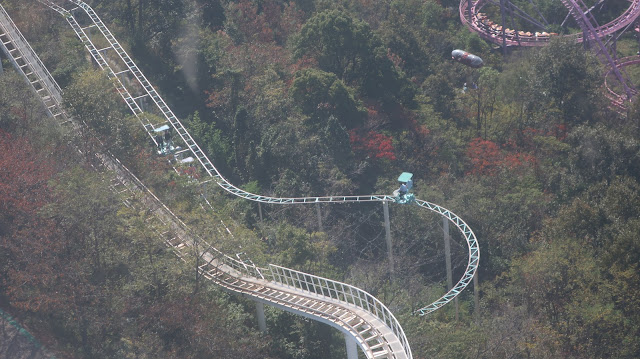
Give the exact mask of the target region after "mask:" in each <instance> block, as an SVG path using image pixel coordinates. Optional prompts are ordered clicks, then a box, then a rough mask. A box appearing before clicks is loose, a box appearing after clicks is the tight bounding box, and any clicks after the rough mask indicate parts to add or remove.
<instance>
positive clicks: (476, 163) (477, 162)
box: [467, 137, 502, 176]
mask: <svg viewBox="0 0 640 359" xmlns="http://www.w3.org/2000/svg"><path fill="white" fill-rule="evenodd" d="M467 158H468V159H469V161H470V162H471V170H469V172H468V173H470V174H474V175H488V176H493V175H495V174H496V173H497V171H498V168H499V165H500V162H501V160H502V154H501V153H500V148H499V147H498V145H497V144H496V143H495V142H492V141H489V140H484V139H482V138H480V137H478V138H474V139H473V140H472V141H471V143H470V144H469V147H468V148H467Z"/></svg>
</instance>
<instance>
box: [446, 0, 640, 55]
mask: <svg viewBox="0 0 640 359" xmlns="http://www.w3.org/2000/svg"><path fill="white" fill-rule="evenodd" d="M490 2H492V1H490V0H474V1H472V2H471V10H470V11H469V1H468V0H461V1H460V5H459V7H458V9H459V13H460V20H461V21H462V23H463V24H465V25H466V26H467V27H468V28H469V29H470V30H471V31H473V32H475V33H477V34H478V35H480V37H482V38H484V39H486V40H487V41H490V42H493V43H495V44H498V45H502V41H503V35H504V38H505V40H506V45H507V46H545V45H546V44H547V43H548V42H549V40H550V38H551V37H553V36H551V35H550V34H549V33H545V34H544V35H541V34H542V33H539V34H538V35H537V36H536V35H535V33H530V32H529V33H528V34H527V32H524V31H515V30H512V31H509V32H506V31H504V32H503V29H501V28H500V27H499V26H497V24H493V22H491V21H490V20H489V19H488V18H486V17H485V16H483V15H482V13H481V12H480V9H482V7H483V6H484V5H485V4H487V3H490ZM563 4H564V5H565V7H567V9H568V10H569V11H570V12H572V16H574V18H575V19H576V21H577V22H578V24H580V22H581V21H582V16H581V14H575V13H574V9H575V7H574V6H573V5H572V4H569V3H567V2H566V1H563ZM587 10H588V9H586V10H584V11H582V14H587V16H589V14H590V12H589V11H587ZM469 12H470V13H471V21H469V17H468V16H469ZM576 15H578V17H577V18H576ZM639 15H640V0H630V1H629V7H628V8H627V9H626V10H625V11H624V12H623V13H622V14H621V15H620V16H618V17H617V18H615V19H614V20H612V21H610V22H608V23H606V24H604V25H602V26H596V27H595V28H594V30H595V33H596V34H597V35H596V37H598V38H604V37H606V36H609V35H613V34H614V33H616V32H618V31H620V30H623V29H626V28H627V27H628V26H629V25H631V24H632V23H633V22H634V21H635V20H636V19H637V18H638V16H639ZM494 25H496V26H494ZM505 30H506V29H505ZM567 36H569V37H573V38H575V39H576V41H577V42H582V41H583V40H584V39H583V36H582V34H572V35H567Z"/></svg>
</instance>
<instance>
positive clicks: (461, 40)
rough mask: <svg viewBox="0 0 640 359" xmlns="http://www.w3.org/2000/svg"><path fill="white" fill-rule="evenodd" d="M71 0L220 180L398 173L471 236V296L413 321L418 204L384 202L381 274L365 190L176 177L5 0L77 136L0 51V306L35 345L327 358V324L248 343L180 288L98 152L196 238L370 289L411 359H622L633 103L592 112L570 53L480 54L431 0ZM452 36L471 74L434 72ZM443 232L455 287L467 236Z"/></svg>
mask: <svg viewBox="0 0 640 359" xmlns="http://www.w3.org/2000/svg"><path fill="white" fill-rule="evenodd" d="M88 3H89V4H90V5H91V6H93V7H94V9H95V10H96V12H97V13H98V14H99V15H100V16H101V17H102V19H103V20H104V21H105V22H106V23H107V24H108V25H109V27H110V29H111V30H112V31H113V32H114V33H115V35H116V37H117V38H118V39H119V41H120V42H121V43H122V45H123V46H124V47H125V48H126V49H127V51H128V52H129V53H130V55H131V56H132V57H133V58H135V60H136V62H137V64H138V65H139V66H140V67H141V68H142V69H143V71H144V73H145V74H146V76H147V78H149V80H150V81H151V82H152V83H153V84H154V85H156V86H157V88H158V90H159V92H160V93H162V95H163V97H164V98H165V100H166V101H167V102H168V104H169V105H170V106H171V108H172V109H173V110H174V112H175V113H176V114H177V115H178V117H179V118H180V119H181V120H182V121H183V123H184V124H185V126H186V127H187V128H188V129H189V130H190V132H191V134H192V135H193V136H194V138H195V139H196V140H197V141H198V143H199V144H200V146H201V147H202V148H203V150H204V151H205V152H206V153H207V155H208V156H209V158H210V159H211V160H212V162H213V163H214V164H215V165H216V167H217V168H218V169H219V170H220V171H221V173H222V174H223V175H224V176H225V177H226V178H228V179H229V180H230V181H231V182H232V183H234V184H235V185H237V186H238V187H241V188H244V189H246V190H247V191H249V192H253V193H260V194H265V195H270V196H277V197H280V196H283V197H284V196H286V197H299V196H325V195H360V194H373V193H383V194H391V193H392V191H393V190H395V189H396V188H397V186H398V183H397V182H396V178H397V177H398V175H399V174H400V173H401V172H404V171H407V172H412V173H413V174H414V177H413V178H414V182H415V186H414V188H413V191H414V193H415V194H416V197H417V198H420V199H424V200H428V201H430V202H433V203H437V204H440V205H442V206H444V207H446V208H449V209H451V210H452V211H454V212H455V213H456V214H457V215H459V216H460V217H461V218H463V219H464V220H465V221H466V222H467V223H468V224H469V226H470V227H471V228H472V229H473V231H474V232H475V234H476V236H477V238H478V241H479V243H480V251H481V260H480V267H479V271H478V276H479V277H478V278H479V287H478V288H477V289H478V295H479V298H478V299H479V301H478V306H476V305H475V302H474V291H473V288H471V287H469V288H467V289H466V290H465V292H463V294H462V295H461V296H460V298H459V301H458V305H457V306H456V305H454V303H450V304H449V305H447V306H446V307H444V308H442V309H440V310H439V311H437V312H435V313H434V314H432V315H429V316H427V317H418V316H415V315H413V314H412V312H413V311H415V310H416V309H419V308H420V307H421V306H423V305H426V304H429V303H430V302H431V301H432V300H434V299H437V298H438V297H439V296H440V295H442V294H443V293H444V292H445V291H446V286H447V284H446V271H445V257H444V243H443V234H442V224H441V223H442V222H441V219H440V218H437V216H435V215H430V214H426V213H423V212H426V211H420V210H418V209H417V207H414V206H399V205H397V206H392V207H391V211H392V212H391V218H392V225H391V229H392V237H393V241H394V253H393V256H394V259H395V263H394V267H395V271H394V273H393V275H390V273H389V265H388V263H387V258H388V257H387V249H386V244H385V232H384V226H383V223H384V219H383V211H382V208H381V207H382V206H380V205H379V204H377V205H372V204H368V205H367V204H362V205H351V204H350V205H333V206H329V205H322V206H278V205H261V207H260V208H259V207H258V205H257V204H255V203H252V202H248V201H245V200H241V199H236V198H232V197H230V196H228V195H226V194H224V193H223V192H222V191H221V190H219V189H217V188H215V187H214V186H213V185H211V186H208V187H203V186H199V185H196V184H195V183H194V182H193V181H190V180H189V177H188V176H179V175H177V174H176V173H175V172H174V171H172V170H171V169H170V166H169V165H168V164H167V161H166V160H165V158H163V157H159V156H158V155H156V154H155V151H154V148H153V146H152V145H151V144H150V141H149V140H148V138H147V137H146V134H144V132H143V130H142V129H141V128H140V126H139V124H138V122H137V120H136V119H135V118H133V117H132V116H131V115H130V114H129V113H128V112H127V111H126V110H127V108H126V106H125V105H124V103H123V102H122V100H121V99H120V98H119V97H118V95H117V93H116V92H115V91H113V88H112V84H111V83H110V82H109V80H108V79H106V77H105V76H104V74H102V73H100V72H99V71H98V70H96V69H95V68H94V66H93V65H92V64H91V62H90V61H89V60H88V55H87V53H86V51H85V50H84V47H83V46H82V44H81V43H80V42H79V40H78V39H77V38H76V36H75V33H73V31H72V30H71V29H70V28H69V27H68V25H67V24H66V22H65V21H64V19H63V18H61V17H60V16H59V15H58V14H57V13H55V12H53V11H51V10H50V9H48V8H46V7H44V6H42V5H41V4H39V3H37V2H36V1H25V0H3V1H2V5H3V6H4V7H5V9H6V10H7V12H8V13H9V14H10V15H11V16H12V18H13V19H14V21H15V22H16V24H17V25H18V27H19V28H20V29H21V31H22V32H23V34H24V35H25V37H26V38H27V39H28V40H29V41H30V43H31V45H32V46H33V47H34V49H35V50H36V52H37V53H38V54H39V56H40V57H41V59H42V61H43V62H44V63H45V65H46V66H47V67H48V68H49V70H50V71H51V73H52V74H53V76H54V77H55V78H56V80H57V81H58V82H59V83H60V85H61V86H62V87H63V89H64V93H65V105H66V107H67V109H68V110H69V112H70V113H72V114H73V115H74V116H76V118H78V119H81V120H83V121H85V122H86V123H87V124H88V125H89V126H90V127H91V133H88V134H87V136H82V137H81V138H80V137H73V138H72V137H70V135H68V134H65V133H64V132H63V131H61V130H60V129H59V128H58V127H57V125H56V124H55V123H53V122H52V120H51V119H48V118H47V117H46V116H45V115H44V112H43V110H41V109H40V107H41V106H40V104H39V102H38V101H37V100H36V99H35V98H34V97H33V95H32V94H31V91H30V89H29V88H27V87H26V85H25V82H24V81H23V80H22V79H21V78H20V77H18V75H16V74H15V72H14V71H12V70H11V69H10V64H9V63H8V61H6V59H3V65H4V68H5V70H6V71H5V73H4V74H3V75H0V306H1V307H2V309H3V310H5V311H7V312H9V313H11V314H12V315H13V316H14V317H15V318H18V319H20V321H21V322H22V323H24V326H25V327H27V328H29V330H30V331H32V333H33V334H34V336H36V337H37V338H38V340H40V341H41V342H42V343H44V345H45V346H46V347H47V348H49V349H50V350H51V351H52V352H54V353H56V357H58V358H92V359H93V358H236V359H237V358H243V359H245V358H246V359H250V358H274V359H275V358H278V359H327V358H341V357H346V353H345V349H344V339H343V336H342V334H340V333H339V332H338V331H336V330H334V329H331V328H330V327H328V326H326V325H324V324H319V323H316V322H313V321H309V320H307V319H303V318H300V317H296V316H293V315H291V314H288V313H286V312H282V311H279V310H276V309H273V308H271V309H267V327H268V332H267V333H265V334H262V333H260V332H259V330H258V328H257V322H256V320H255V317H254V311H255V308H254V306H253V303H252V302H250V301H247V300H245V299H243V298H239V297H236V296H232V295H229V294H226V293H225V292H222V291H221V290H220V289H219V288H216V287H214V286H212V285H204V284H203V283H202V278H200V277H199V276H197V275H196V274H195V271H194V266H193V263H188V262H187V263H184V262H181V261H180V260H178V259H177V258H176V257H175V256H174V255H173V254H172V253H171V252H170V251H169V250H168V249H167V248H166V247H165V246H164V244H163V243H162V242H161V241H160V240H159V239H158V238H157V237H156V236H154V235H153V231H152V228H149V225H148V224H147V221H146V218H147V217H148V213H145V211H137V210H132V209H130V208H128V207H126V206H125V205H124V204H123V203H122V201H121V198H120V197H119V195H118V194H115V193H113V192H111V191H110V190H109V189H108V186H107V183H109V174H108V173H100V172H96V171H94V170H93V167H92V164H94V162H95V157H92V156H91V155H90V153H92V151H103V150H105V149H109V150H110V151H111V152H112V153H114V154H115V155H116V156H117V157H118V158H119V159H120V160H121V161H122V162H123V163H124V164H126V165H127V166H128V167H129V168H130V169H131V170H132V171H133V172H134V173H135V174H136V175H137V176H138V177H139V178H141V179H142V181H143V182H144V183H145V184H146V185H147V186H148V187H149V188H151V189H152V191H153V192H154V193H155V194H156V195H158V196H159V197H160V198H161V199H162V200H163V201H164V202H165V203H166V204H167V205H168V206H169V207H170V208H171V209H172V210H174V211H175V213H176V214H178V215H179V216H180V217H181V218H182V219H183V220H184V222H185V223H187V224H188V225H189V226H190V227H191V228H192V229H193V230H194V231H195V232H197V233H198V234H199V235H201V236H202V237H203V238H206V239H207V240H208V241H209V242H210V243H211V244H212V245H214V246H215V247H217V248H219V249H221V250H223V251H226V252H227V253H230V254H232V255H233V254H235V253H240V252H243V253H244V254H243V255H244V256H246V257H247V258H250V259H251V260H252V261H253V262H255V263H256V264H259V265H264V264H266V263H274V264H278V265H282V266H286V267H291V268H295V269H298V270H301V271H305V272H309V273H313V274H316V275H321V276H326V277H329V278H332V279H336V280H340V281H344V282H347V283H349V284H352V285H355V286H357V287H360V288H362V289H364V290H366V291H368V292H370V293H371V294H373V295H374V296H376V297H377V298H379V299H380V300H381V301H382V302H383V303H385V304H386V305H387V306H388V307H389V308H390V309H391V310H392V311H393V312H394V314H395V315H396V316H397V317H398V319H399V321H400V322H401V324H402V326H403V328H404V331H405V332H406V334H407V336H408V339H409V343H410V345H411V348H412V351H413V355H414V358H443V359H444V358H486V359H496V358H497V359H501V358H504V359H507V358H576V359H578V358H585V359H586V358H638V357H640V310H639V309H638V308H640V297H638V295H637V293H640V268H638V266H639V263H640V236H639V235H638V233H640V141H639V140H640V129H639V126H638V125H639V119H640V113H639V112H638V107H637V104H636V103H634V104H633V105H631V109H630V110H629V113H628V115H627V116H621V115H619V114H618V113H616V112H614V111H611V110H610V109H609V108H608V102H607V100H606V98H605V97H604V96H603V88H602V85H603V68H602V67H601V65H600V64H599V62H598V61H597V59H596V58H595V56H594V54H593V53H591V52H588V51H585V50H584V48H583V47H582V46H581V45H578V44H573V43H570V42H568V41H567V40H563V39H562V38H560V37H558V38H557V39H555V40H554V41H552V42H551V43H550V44H549V45H548V46H546V47H542V48H536V49H512V50H510V51H509V53H508V54H507V55H506V56H503V55H502V51H501V50H495V49H493V48H492V45H490V44H488V43H486V42H485V41H483V40H482V39H480V38H479V37H478V36H477V35H475V34H472V33H470V32H469V31H468V30H467V29H466V28H464V27H463V26H462V25H461V23H460V19H459V15H458V3H457V2H453V1H450V0H442V1H435V0H423V1H417V0H393V1H365V0H354V1H338V0H297V1H290V2H287V1H278V0H254V1H251V0H238V1H226V0H161V1H147V0H109V1H100V0H94V1H88ZM620 41H621V42H623V41H625V38H624V37H623V38H621V40H620ZM626 41H635V40H634V39H633V38H628V39H626ZM456 48H460V49H464V50H466V51H470V52H472V53H474V54H476V55H478V56H480V57H482V58H483V60H484V62H485V66H484V67H483V68H480V69H471V68H468V67H465V66H464V65H462V64H460V63H456V62H452V61H451V56H450V54H451V51H452V50H453V49H456ZM465 83H467V84H476V85H477V89H467V90H466V91H463V86H464V84H465ZM96 138H98V139H100V140H101V141H102V143H104V144H100V143H99V142H98V141H97V140H96ZM71 141H73V143H74V144H75V145H76V146H77V147H78V148H80V149H81V150H83V151H82V153H84V154H85V155H82V154H80V153H79V152H78V151H76V150H75V149H74V148H73V147H72V146H70V142H71ZM202 193H206V194H207V195H208V196H209V198H210V201H211V203H212V206H213V208H210V207H208V205H207V204H206V203H205V202H204V201H203V199H202V196H201V194H202ZM319 218H320V219H321V223H319ZM221 222H224V223H225V224H227V225H228V226H229V227H231V229H232V230H233V232H234V236H233V238H229V237H223V236H222V235H220V232H219V231H218V228H219V223H221ZM453 240H454V243H453V246H452V256H453V259H452V261H453V266H454V270H453V272H454V280H457V279H458V278H460V276H461V274H462V273H463V271H464V266H465V265H466V261H467V249H466V243H464V240H463V239H462V237H461V236H460V235H458V234H454V235H453Z"/></svg>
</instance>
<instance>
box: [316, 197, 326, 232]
mask: <svg viewBox="0 0 640 359" xmlns="http://www.w3.org/2000/svg"><path fill="white" fill-rule="evenodd" d="M316 213H317V214H318V230H319V231H320V232H324V228H323V227H322V213H321V212H320V203H316Z"/></svg>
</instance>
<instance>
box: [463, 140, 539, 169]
mask: <svg viewBox="0 0 640 359" xmlns="http://www.w3.org/2000/svg"><path fill="white" fill-rule="evenodd" d="M466 154H467V158H468V159H469V162H470V169H469V171H468V172H467V173H468V174H472V175H484V176H494V175H496V174H497V173H498V172H499V171H500V170H502V169H506V170H516V169H519V168H522V167H526V166H531V165H535V163H536V157H535V156H534V155H532V154H530V153H526V152H521V151H517V150H514V151H509V152H507V151H505V150H504V149H501V148H500V146H498V145H497V144H496V143H495V142H493V141H489V140H485V139H482V138H480V137H478V138H475V139H473V140H472V141H471V143H469V146H468V147H467V153H466Z"/></svg>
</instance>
